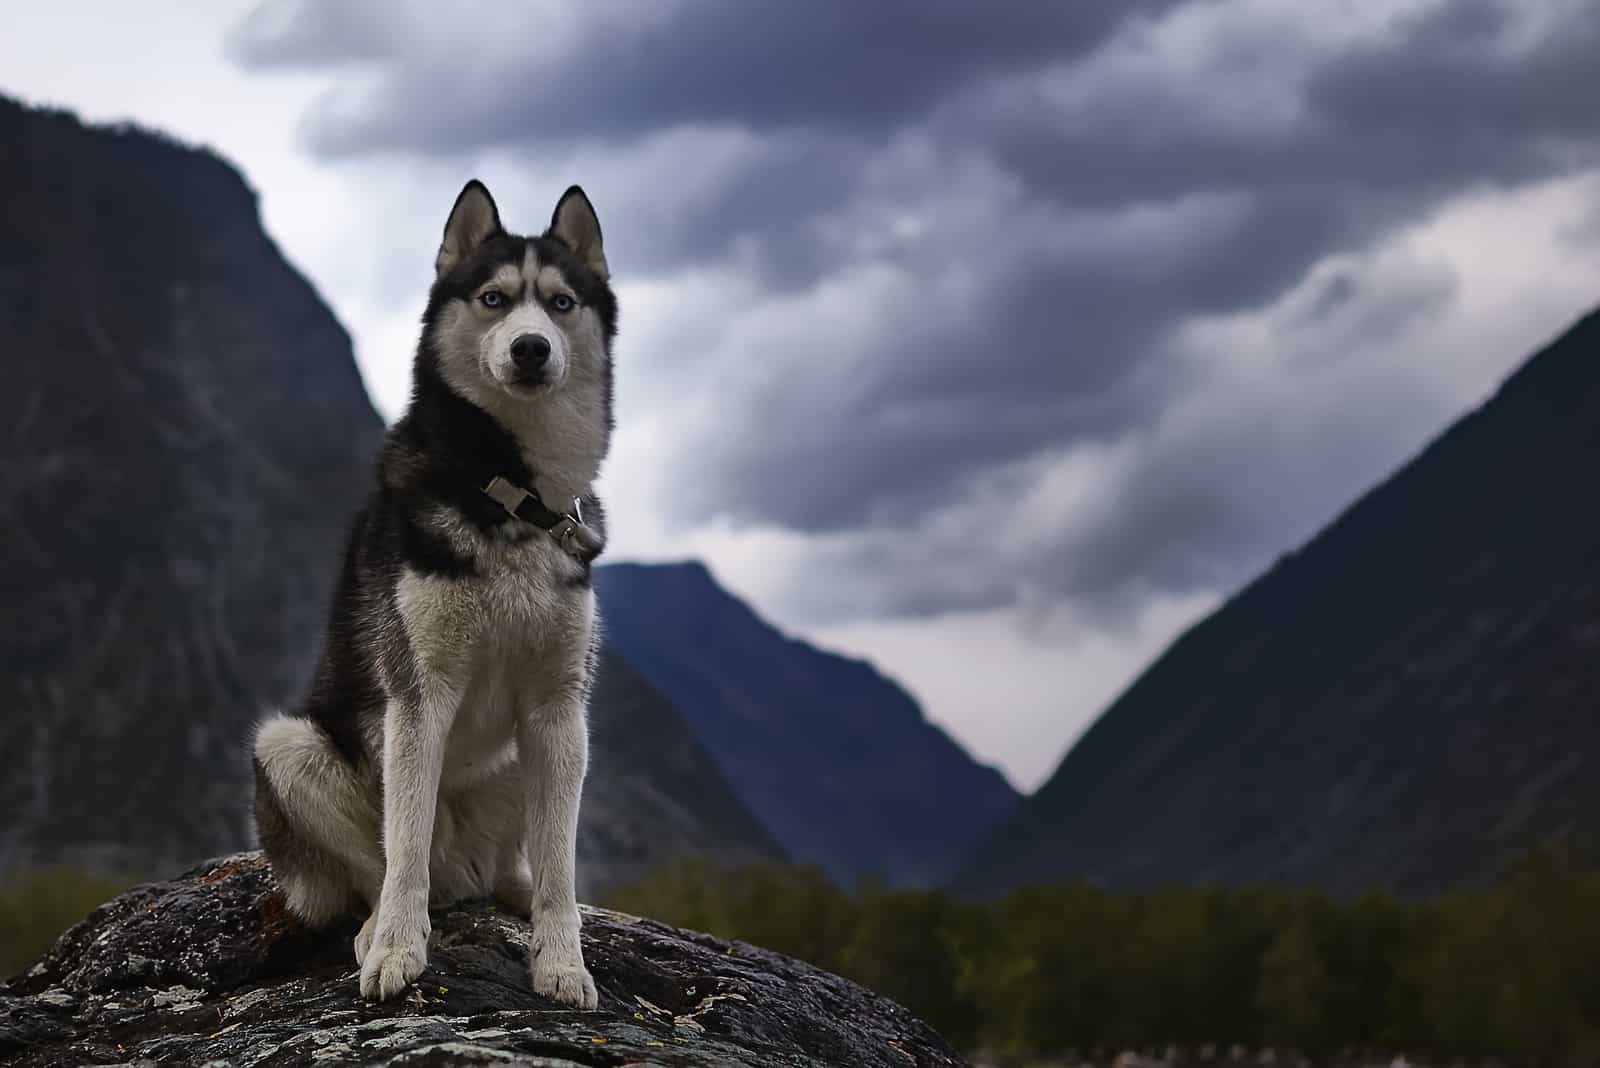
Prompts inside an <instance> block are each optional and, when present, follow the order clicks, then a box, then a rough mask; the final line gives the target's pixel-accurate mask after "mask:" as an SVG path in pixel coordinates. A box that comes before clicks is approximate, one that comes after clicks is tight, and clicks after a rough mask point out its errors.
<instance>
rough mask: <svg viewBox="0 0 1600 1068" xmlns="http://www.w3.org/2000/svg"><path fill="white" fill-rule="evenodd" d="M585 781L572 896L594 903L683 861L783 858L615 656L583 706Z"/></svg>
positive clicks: (671, 715)
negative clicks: (585, 714)
mask: <svg viewBox="0 0 1600 1068" xmlns="http://www.w3.org/2000/svg"><path fill="white" fill-rule="evenodd" d="M589 744H590V750H591V757H590V762H589V767H590V771H589V780H588V782H587V783H586V784H585V785H584V791H583V807H582V808H580V809H579V815H578V889H579V891H580V893H583V894H586V895H588V896H589V897H590V898H591V899H592V897H593V896H594V895H595V894H597V893H598V892H600V891H603V890H604V889H606V888H608V887H614V886H619V885H621V884H623V883H627V882H630V881H632V880H634V879H638V878H641V877H643V876H644V875H646V874H648V873H649V872H650V870H651V869H652V868H655V867H656V866H658V865H660V864H662V863H665V862H667V861H670V860H676V859H679V858H682V857H686V856H695V857H705V858H708V859H711V860H715V861H717V862H719V863H721V864H727V865H735V864H751V863H756V862H760V861H781V860H785V859H787V858H786V856H785V854H784V851H783V849H782V848H781V847H780V846H779V845H778V844H777V843H776V842H775V841H774V840H773V838H772V836H771V835H770V834H768V833H767V829H766V828H765V827H763V826H762V825H761V823H760V822H759V821H758V820H757V819H756V818H755V816H753V815H751V814H750V810H749V809H747V808H746V807H745V806H744V805H743V804H741V803H740V801H739V799H738V798H737V797H735V796H734V794H733V791H732V789H731V788H730V787H729V786H728V782H727V780H726V779H724V778H723V776H722V773H721V772H719V771H718V770H717V767H716V765H715V764H714V763H713V762H712V760H711V758H710V756H708V755H707V753H706V751H705V749H704V748H702V747H701V745H700V743H699V742H698V741H696V739H695V735H694V731H693V730H691V729H690V727H689V725H688V724H687V723H685V722H684V720H683V717H682V716H680V715H679V714H678V710H677V709H675V708H673V707H672V705H671V704H670V703H669V702H668V701H667V699H666V698H665V697H663V696H661V694H660V692H658V691H657V690H656V689H655V688H654V687H653V686H651V685H650V684H649V683H648V682H646V681H645V680H644V679H643V678H641V677H640V676H639V674H638V673H637V672H636V671H634V670H633V669H632V668H631V667H629V666H628V664H627V662H626V661H624V660H623V659H622V657H620V656H618V655H617V654H616V652H615V651H614V650H611V649H606V650H604V651H602V653H601V655H600V671H599V674H598V676H597V677H596V679H595V688H594V694H593V696H592V698H591V700H590V702H589Z"/></svg>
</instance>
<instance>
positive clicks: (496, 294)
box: [478, 289, 506, 308]
mask: <svg viewBox="0 0 1600 1068" xmlns="http://www.w3.org/2000/svg"><path fill="white" fill-rule="evenodd" d="M478 299H479V300H481V301H483V306H484V307H485V308H498V307H500V305H502V304H504V303H505V300H506V298H505V297H504V296H503V295H502V294H501V292H500V291H499V290H498V289H486V290H484V291H483V294H482V295H481V296H479V297H478Z"/></svg>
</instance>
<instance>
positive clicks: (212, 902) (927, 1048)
mask: <svg viewBox="0 0 1600 1068" xmlns="http://www.w3.org/2000/svg"><path fill="white" fill-rule="evenodd" d="M433 924H434V931H433V938H432V941H431V942H430V943H429V956H430V959H429V966H428V969H427V970H426V971H425V972H424V973H423V975H422V978H421V979H420V980H419V981H418V982H417V984H416V985H415V986H414V987H413V989H412V990H410V991H409V992H408V993H407V994H406V995H405V996H403V997H402V998H401V999H400V1000H398V1001H396V1002H392V1003H389V1004H384V1005H372V1004H369V1003H367V1002H365V1001H363V1000H362V999H361V997H360V995H359V994H358V992H357V987H356V969H355V962H354V959H353V957H352V954H351V950H350V939H351V937H352V935H353V933H354V927H353V925H352V926H351V927H349V928H346V929H339V930H334V931H328V932H310V931H307V930H306V929H305V928H303V927H302V926H300V925H299V924H298V923H296V922H295V921H294V919H293V918H292V917H291V916H289V915H287V914H286V913H285V912H284V909H283V904H282V898H281V897H280V895H279V894H278V892H277V889H276V885H275V883H274V882H273V879H272V875H271V872H270V870H269V869H268V867H267V865H266V863H265V861H264V860H262V858H261V857H260V855H259V854H255V853H242V854H238V855H235V856H232V857H227V858H224V859H221V860H215V861H211V862H209V863H207V864H204V865H201V866H200V867H198V868H195V869H194V870H192V871H190V872H187V873H186V874H184V875H183V876H181V877H179V878H177V879H175V880H172V881H171V882H165V883H153V884H149V885H146V886H142V887H138V888H136V889H134V890H130V891H129V892H128V893H126V894H123V895H122V896H121V897H118V898H117V899H115V900H114V901H111V902H109V903H108V904H106V905H103V906H101V907H100V908H99V909H97V910H96V911H95V912H94V913H92V914H91V915H90V916H89V917H88V918H87V919H86V920H84V922H82V923H80V924H79V925H78V926H76V927H74V928H73V929H72V930H70V931H68V932H67V933H66V934H65V935H64V936H62V938H61V940H60V941H59V942H58V943H57V944H56V946H55V948H54V949H52V950H51V951H50V952H49V953H48V954H46V955H45V957H44V958H42V959H41V960H40V961H39V962H38V963H37V964H36V965H34V966H33V967H32V968H31V969H29V970H28V971H26V972H25V973H24V974H22V975H20V976H18V977H17V978H15V979H13V980H11V981H10V982H9V983H7V984H5V985H3V986H0V1063H4V1064H18V1065H24V1064H25V1065H39V1066H46V1065H50V1066H55V1065H61V1066H65V1065H74V1066H76V1065H84V1064H129V1063H140V1062H165V1063H172V1062H176V1063H186V1064H207V1065H217V1066H223V1065H229V1066H240V1068H242V1066H245V1065H251V1066H254V1065H263V1066H269V1065H288V1064H296V1065H298V1064H319V1063H327V1064H339V1063H362V1064H383V1065H429V1066H445V1065H487V1064H516V1065H537V1066H542V1068H569V1066H572V1068H575V1066H596V1068H598V1066H611V1065H624V1064H626V1065H730V1066H740V1065H747V1066H750V1068H757V1066H760V1068H769V1066H774V1065H848V1066H857V1065H860V1066H863V1068H874V1066H894V1068H906V1066H911V1065H928V1066H932V1065H961V1064H963V1063H965V1062H963V1061H962V1059H961V1058H960V1056H959V1055H957V1054H956V1053H955V1052H954V1051H953V1050H951V1049H950V1048H949V1046H948V1045H946V1044H945V1042H944V1041H943V1040H942V1039H941V1038H940V1037H939V1036H938V1035H937V1034H936V1033H935V1032H934V1031H933V1030H932V1029H931V1028H929V1027H928V1026H927V1025H925V1024H923V1023H921V1022H920V1021H919V1020H917V1019H916V1018H914V1017H913V1016H912V1015H911V1014H910V1013H908V1012H907V1011H906V1010H905V1009H903V1008H901V1007H900V1006H899V1005H897V1004H895V1003H894V1002H892V1001H889V1000H887V999H884V998H880V997H878V996H877V995H875V994H873V993H871V992H870V991H867V990H864V989H862V988H861V987H859V986H856V985H855V984H853V983H851V982H848V981H847V980H844V979H841V978H839V977H837V976H834V975H830V974H828V973H826V972H822V971H819V970H818V969H816V968H813V967H811V966H810V965H807V964H803V963H801V962H799V961H795V960H791V959H789V958H787V957H782V956H779V955H778V954H775V953H771V952H768V951H766V950H763V949H758V948H756V947H753V946H748V945H744V944H742V943H737V942H733V943H730V942H724V941H721V940H720V939H716V938H712V937H710V936H709V935H703V934H697V933H694V932H690V931H680V930H677V929H675V928H672V927H668V926H665V925H663V924H659V923H655V922H653V921H651V920H644V919H639V918H637V917H633V916H626V915H622V914H620V913H615V912H609V911H605V910H600V909H585V910H584V928H583V946H584V954H585V957H586V959H587V961H588V963H589V967H590V970H591V971H592V972H593V973H594V977H595V980H596V983H597V984H598V986H599V988H600V1008H599V1010H597V1011H595V1012H579V1011H576V1010H573V1009H568V1008H566V1007H563V1006H561V1005H558V1004H556V1003H555V1002H552V1001H548V1000H546V999H543V998H541V997H539V996H537V995H535V994H534V993H533V992H532V990H531V988H530V987H529V984H528V974H527V955H526V951H525V949H524V931H525V927H524V925H523V923H522V922H521V921H519V920H517V919H515V918H513V917H511V916H509V915H507V914H505V913H503V912H501V911H499V910H498V909H496V908H494V907H492V906H490V905H487V904H469V905H463V906H458V907H455V908H451V909H446V910H440V911H437V912H435V914H434V917H433Z"/></svg>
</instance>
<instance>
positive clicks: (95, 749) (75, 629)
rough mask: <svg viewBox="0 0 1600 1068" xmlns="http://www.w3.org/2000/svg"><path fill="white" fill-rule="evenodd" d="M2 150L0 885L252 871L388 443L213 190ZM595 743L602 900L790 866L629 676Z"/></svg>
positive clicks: (148, 155) (191, 162) (613, 692)
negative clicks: (51, 867)
mask: <svg viewBox="0 0 1600 1068" xmlns="http://www.w3.org/2000/svg"><path fill="white" fill-rule="evenodd" d="M0 143H3V144H4V145H5V146H6V150H5V152H3V153H0V200H3V201H4V203H5V204H6V211H5V212H3V213H0V352H3V353H4V357H5V359H4V362H3V365H0V375H3V376H4V377H3V382H0V384H3V387H4V388H0V426H4V427H5V428H6V433H7V435H8V445H7V449H6V451H5V454H4V459H3V461H0V463H3V464H4V468H3V469H0V515H3V516H4V519H5V522H4V524H3V525H0V588H3V589H4V591H5V595H6V602H7V604H6V607H7V611H6V613H5V616H4V618H3V620H0V699H3V701H4V708H5V715H4V718H3V719H0V753H4V754H5V755H6V759H5V761H4V762H3V763H0V811H4V812H5V814H6V818H5V820H4V821H3V822H0V876H3V875H4V874H5V873H7V872H10V871H15V870H18V869H21V868H25V867H30V866H34V865H40V864H51V863H70V864H77V865H81V866H85V867H88V868H91V869H95V870H100V871H112V872H127V873H131V874H136V875H137V874H144V875H154V874H157V873H161V872H163V871H167V870H174V869H176V868H178V867H181V866H183V865H186V864H191V863H194V862H196V861H198V860H201V859H203V858H204V857H206V856H210V855H214V854H217V853H223V852H228V851H230V850H235V849H240V848H244V847H246V846H248V845H249V844H250V843H251V841H252V839H253V830H252V825H251V817H250V809H251V795H252V777H251V773H250V766H249V761H248V739H249V737H250V732H251V728H252V725H253V723H254V722H255V720H256V719H257V718H258V717H259V716H260V715H261V714H262V713H263V712H264V711H265V710H267V709H269V708H272V707H274V706H278V705H282V704H284V703H287V702H290V701H293V700H296V699H297V697H298V695H299V693H300V691H301V688H302V687H303V685H304V684H305V681H306V679H307V678H308V676H309V672H310V669H311V666H312V662H313V658H314V656H315V654H316V652H317V649H318V647H319V645H320V643H321V641H322V634H323V628H324V626H325V620H326V616H327V603H328V597H329V592H330V589H331V582H332V579H333V576H334V571H335V569H336V567H337V565H338V562H339V560H340V557H341V555H342V551H343V545H344V536H345V530H346V527H347V524H348V522H349V516H350V515H351V514H352V513H353V512H354V510H355V508H356V507H357V506H358V505H359V503H360V501H361V500H362V498H363V497H364V495H365V493H366V491H367V487H368V486H369V485H370V480H371V478H372V461H373V458H374V456H375V453H376V448H377V445H378V441H379V439H380V436H381V435H382V432H383V425H382V422H381V421H380V420H379V418H378V416H377V414H376V413H375V412H374V411H373V409H372V406H371V404H370V403H369V402H368V400H367V396H366V393H365V391H364V389H363V387H362V384H361V380H360V378H359V376H358V374H357V372H356V366H355V362H354V359H353V357H352V353H351V348H350V340H349V338H348V337H347V336H346V334H345V332H344V330H343V329H342V328H341V327H340V326H339V324H338V322H337V321H336V320H335V319H334V317H333V315H332V314H331V313H330V312H329V310H328V308H327V307H326V306H325V305H324V304H323V303H322V301H321V300H320V299H319V298H318V297H317V294H316V293H315V292H314V291H313V290H312V288H311V286H310V285H309V284H307V282H306V281H305V279H304V278H302V277H301V276H300V275H299V274H297V273H296V272H295V270H294V268H293V267H291V266H290V265H289V264H288V263H287V262H286V261H285V260H284V258H283V256H282V255H281V254H280V253H279V252H278V250H277V249H276V248H275V247H274V246H273V244H272V242H271V241H270V240H269V239H268V237H267V236H266V234H265V233H264V232H263V231H262V229H261V225H260V221H259V218H258V212H257V206H256V200H255V196H254V194H253V193H252V192H251V191H250V189H249V188H248V186H246V184H245V182H244V180H243V179H242V178H241V177H240V175H239V174H238V172H237V171H235V170H234V169H233V168H232V167H230V166H229V165H228V164H227V163H225V162H223V161H222V160H220V159H218V158H217V157H215V156H214V155H212V154H210V153H208V152H206V151H203V150H200V149H194V148H189V147H185V146H182V145H179V144H176V143H174V142H173V141H171V140H169V139H167V138H164V137H161V136H160V135H156V134H152V133H148V132H145V131H141V130H136V129H131V128H125V127H118V128H96V127H86V126H83V125H80V124H79V123H78V122H77V120H76V119H74V118H72V117H71V116H70V115H66V114H63V113H59V112H51V111H42V110H34V109H29V108H24V107H22V106H19V105H18V104H16V103H14V102H11V101H7V100H5V99H4V98H0ZM426 270H427V268H426V265H423V266H422V267H421V272H422V273H421V274H419V282H418V284H419V286H420V285H421V284H422V280H423V279H424V278H425V277H426ZM421 297H422V294H421V291H420V289H419V291H418V300H419V301H420V300H421ZM592 718H593V724H594V726H593V733H594V759H593V764H592V769H593V770H592V772H591V775H590V778H589V783H588V785H587V788H586V794H585V797H586V801H585V806H584V808H583V818H582V823H581V826H580V835H581V838H582V841H581V843H580V850H581V853H582V856H583V858H584V866H583V870H582V878H583V880H584V885H585V887H586V888H587V889H588V890H590V891H591V892H592V891H595V890H597V889H600V888H603V887H605V886H607V885H610V884H611V883H612V882H614V881H616V880H618V879H626V878H632V877H634V876H636V875H638V874H642V872H643V871H645V870H646V869H648V868H649V867H650V866H653V865H654V864H655V863H657V862H659V861H661V860H665V859H670V858H673V857H677V856H682V855H685V854H694V855H706V856H711V857H714V858H717V859H720V860H726V861H730V862H738V861H747V860H761V859H778V858H781V857H782V856H783V853H782V850H781V849H780V848H779V847H778V846H777V845H775V844H774V843H773V841H772V839H771V837H770V836H769V835H768V834H767V833H766V831H765V830H763V829H762V827H761V826H760V824H759V823H758V822H757V821H756V820H755V819H754V817H752V816H751V815H750V814H749V812H748V811H747V810H745V809H744V808H743V807H742V806H740V804H739V803H738V801H737V800H736V799H735V798H734V796H733V795H732V793H731V792H730V791H729V789H728V787H727V785H726V783H725V782H724V781H723V779H722V777H721V776H720V775H719V774H718V773H717V771H716V768H715V766H714V765H713V764H712V762H711V759H710V757H708V756H707V755H706V754H705V752H704V750H702V749H701V748H700V747H699V745H698V743H697V742H695V740H694V734H693V732H692V731H691V730H690V728H689V727H688V726H687V725H686V724H685V723H684V722H683V720H682V719H681V718H680V717H679V716H678V715H677V713H676V712H675V711H674V710H673V708H672V707H671V705H670V704H668V703H667V701H666V700H665V699H664V698H662V697H661V695H660V694H659V693H656V692H655V691H654V690H652V689H651V688H650V687H649V686H648V684H646V683H645V682H644V681H643V680H642V679H640V678H639V677H638V676H637V675H635V674H633V673H632V672H630V671H629V670H628V669H627V666H626V665H625V664H623V663H622V662H621V661H620V660H619V659H618V658H617V657H615V656H611V655H608V656H606V657H605V658H604V659H603V662H602V672H601V676H600V678H599V680H598V683H597V687H596V693H595V699H594V702H593V710H592Z"/></svg>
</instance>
